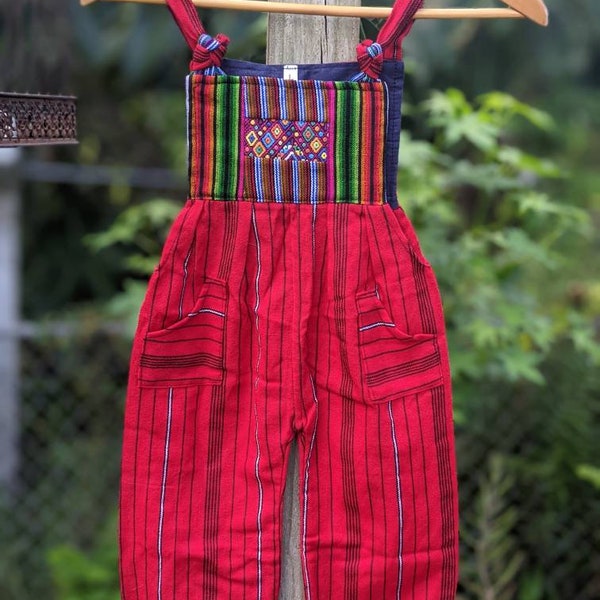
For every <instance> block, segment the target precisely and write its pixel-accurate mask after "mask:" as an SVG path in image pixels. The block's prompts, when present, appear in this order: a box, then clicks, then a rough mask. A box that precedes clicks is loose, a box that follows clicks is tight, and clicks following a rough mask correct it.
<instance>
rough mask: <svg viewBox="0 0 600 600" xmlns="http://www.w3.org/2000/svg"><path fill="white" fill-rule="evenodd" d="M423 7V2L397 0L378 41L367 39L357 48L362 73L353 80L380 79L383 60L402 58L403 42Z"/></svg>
mask: <svg viewBox="0 0 600 600" xmlns="http://www.w3.org/2000/svg"><path fill="white" fill-rule="evenodd" d="M422 6H423V0H396V2H395V3H394V7H393V8H392V12H391V13H390V16H389V17H388V18H387V19H386V21H385V23H384V24H383V26H382V27H381V29H380V30H379V33H378V35H377V41H376V42H373V41H372V40H369V39H366V40H363V41H362V42H361V43H360V44H358V46H357V47H356V56H357V59H358V64H359V67H360V70H361V72H360V73H359V74H358V75H357V76H356V77H355V78H353V79H354V80H355V81H360V80H362V79H379V75H380V74H381V67H382V64H383V59H385V58H389V59H396V60H399V59H401V58H402V40H403V39H404V38H405V37H406V35H407V34H408V32H409V31H410V30H411V28H412V26H413V24H414V22H415V19H414V17H415V13H416V12H417V10H419V9H420V8H421V7H422Z"/></svg>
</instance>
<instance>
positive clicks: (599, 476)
mask: <svg viewBox="0 0 600 600" xmlns="http://www.w3.org/2000/svg"><path fill="white" fill-rule="evenodd" d="M576 473H577V476H578V477H581V479H584V480H585V481H589V482H590V483H591V484H592V485H593V486H594V487H595V488H596V489H597V490H600V468H599V467H595V466H593V465H586V464H581V465H578V467H577V469H576Z"/></svg>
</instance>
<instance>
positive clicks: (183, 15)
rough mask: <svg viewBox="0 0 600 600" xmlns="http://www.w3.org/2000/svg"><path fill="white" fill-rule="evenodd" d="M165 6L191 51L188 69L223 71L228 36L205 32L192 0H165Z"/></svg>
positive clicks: (211, 72) (209, 71)
mask: <svg viewBox="0 0 600 600" xmlns="http://www.w3.org/2000/svg"><path fill="white" fill-rule="evenodd" d="M167 6H168V7H169V10H170V11H171V14H172V15H173V18H174V19H175V22H176V23H177V25H179V29H181V32H182V33H183V37H184V38H185V40H186V42H187V43H188V46H189V47H190V48H191V49H192V51H193V54H192V60H191V62H190V70H191V71H197V70H205V72H206V73H207V74H217V73H223V71H222V70H221V61H222V60H223V56H224V55H225V52H226V51H227V45H228V44H229V38H228V37H227V36H226V35H225V34H223V33H218V34H217V35H216V36H215V37H211V36H210V35H208V34H207V33H206V31H205V29H204V27H203V26H202V21H200V17H199V16H198V11H197V10H196V7H195V6H194V4H193V3H192V0H167Z"/></svg>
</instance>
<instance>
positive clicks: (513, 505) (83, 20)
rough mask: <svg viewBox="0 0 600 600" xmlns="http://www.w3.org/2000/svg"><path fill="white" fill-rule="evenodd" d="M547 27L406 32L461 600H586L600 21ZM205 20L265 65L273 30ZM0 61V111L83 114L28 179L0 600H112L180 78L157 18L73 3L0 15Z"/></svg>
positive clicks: (32, 155) (411, 176) (438, 25)
mask: <svg viewBox="0 0 600 600" xmlns="http://www.w3.org/2000/svg"><path fill="white" fill-rule="evenodd" d="M386 3H387V4H388V5H389V4H391V2H390V0H387V2H383V1H379V0H377V1H375V2H371V4H377V5H384V4H386ZM547 4H548V7H549V9H550V12H551V20H550V26H549V27H548V28H547V29H543V28H540V27H538V26H536V25H534V24H532V23H528V22H525V21H512V20H509V21H462V22H443V21H431V22H427V21H420V22H418V23H417V24H416V25H415V27H414V28H413V30H412V32H411V35H410V37H409V39H408V41H407V42H406V44H405V57H406V64H407V78H406V92H405V101H404V105H403V115H404V116H403V126H404V132H403V137H402V141H401V151H400V161H399V168H400V176H399V197H400V202H401V204H402V205H403V206H404V207H405V209H406V210H407V212H408V214H409V216H410V217H411V219H412V220H413V222H414V224H415V226H416V228H417V231H418V233H419V237H420V239H421V243H422V247H423V250H424V252H425V255H426V256H427V257H428V259H429V260H430V261H431V263H432V264H433V266H434V268H435V270H436V273H437V275H438V278H439V282H440V287H441V291H442V295H443V299H444V305H445V310H446V318H447V326H448V334H449V340H450V345H451V348H450V352H451V363H452V370H453V377H454V390H455V399H454V408H455V426H456V439H457V452H458V467H459V478H460V479H459V484H460V506H461V526H460V527H461V567H460V587H459V597H460V598H462V599H465V600H466V599H469V600H471V599H473V600H475V599H482V600H483V599H485V600H512V599H515V600H542V599H543V600H592V599H598V598H600V455H599V452H598V448H599V445H600V444H599V440H600V369H599V366H600V269H599V265H600V263H599V261H598V249H599V245H600V236H599V235H598V225H599V224H600V171H599V169H598V166H599V165H598V156H599V153H600V128H599V127H598V125H599V124H600V3H598V2H597V1H596V0H578V1H574V0H548V2H547ZM432 5H436V6H452V5H455V6H465V5H469V6H477V5H481V6H484V5H486V6H489V5H490V3H489V2H477V1H473V2H471V1H469V2H458V1H457V2H454V1H446V2H443V1H439V2H437V3H435V4H434V3H433V2H431V3H428V6H432ZM203 20H204V22H205V25H206V27H207V29H208V30H209V31H211V32H213V33H216V32H218V31H223V32H226V33H227V34H228V35H229V36H230V37H231V39H232V43H231V45H230V47H229V52H228V55H229V56H230V57H233V58H245V59H248V60H256V61H261V62H262V61H264V51H265V30H266V16H265V15H260V14H253V13H236V12H231V11H215V10H205V11H203ZM379 25H380V23H377V22H364V23H363V24H362V34H363V35H364V36H368V37H374V36H375V35H376V31H375V30H376V28H377V27H378V26H379ZM0 49H1V56H2V59H1V64H0V89H2V90H3V91H33V92H50V93H71V94H74V95H76V96H77V97H78V125H79V140H80V143H79V145H78V146H73V147H45V148H30V149H27V150H26V151H25V152H23V156H22V160H21V167H20V170H19V179H20V187H19V189H20V197H21V234H22V273H23V281H22V285H23V289H22V306H21V310H22V317H23V323H26V324H31V325H34V326H35V327H33V329H30V331H33V332H34V333H29V334H27V335H23V336H22V339H21V342H20V352H21V363H22V367H21V374H20V382H21V383H20V425H19V456H20V462H19V470H18V473H17V474H16V483H15V482H13V483H15V485H12V486H10V490H9V489H8V487H7V490H4V491H3V493H2V494H0V540H1V544H0V598H3V599H6V600H30V599H31V600H38V599H42V598H43V599H44V600H45V599H49V600H88V599H89V600H113V599H114V600H116V599H118V597H119V593H118V572H117V568H116V563H115V561H116V537H115V532H116V520H115V507H116V499H117V483H118V472H119V456H120V442H121V426H122V423H121V421H122V411H123V399H124V389H125V383H126V377H127V367H128V365H127V361H128V356H129V348H130V343H131V335H132V332H133V327H134V326H135V320H136V317H137V310H138V309H139V304H140V303H141V299H142V296H143V294H144V291H145V285H146V281H147V277H148V274H149V273H150V272H151V270H152V267H153V265H154V264H155V262H156V260H157V258H158V255H159V253H160V248H161V244H162V242H163V240H164V236H165V234H166V231H167V229H168V226H169V224H170V222H171V221H172V219H173V217H174V216H175V214H176V213H177V211H178V210H179V208H180V207H181V206H182V205H183V200H184V199H185V177H186V173H187V164H186V147H185V98H184V77H185V75H186V72H187V66H188V61H189V54H188V51H187V47H186V46H185V44H184V43H183V41H182V38H181V36H180V34H179V31H178V30H177V28H176V26H175V25H174V23H173V22H172V20H171V18H170V16H169V14H168V11H167V10H166V8H164V7H153V6H136V5H129V4H123V5H111V4H102V3H99V4H97V5H94V6H92V7H90V8H87V9H83V8H81V7H80V6H79V5H78V3H77V2H76V0H69V1H68V2H66V1H64V0H46V1H45V2H41V1H38V0H24V1H23V2H18V3H16V2H15V3H12V2H8V0H6V1H5V2H4V3H3V4H2V5H1V6H0ZM1 185H2V179H0V186H1ZM0 460H2V458H1V457H0Z"/></svg>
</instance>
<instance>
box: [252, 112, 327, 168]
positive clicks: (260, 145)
mask: <svg viewBox="0 0 600 600" xmlns="http://www.w3.org/2000/svg"><path fill="white" fill-rule="evenodd" d="M244 140H245V146H244V155H245V156H253V157H256V158H280V159H283V160H318V161H325V160H327V142H328V140H329V124H328V123H324V122H321V121H291V120H289V119H248V118H245V119H244Z"/></svg>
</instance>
